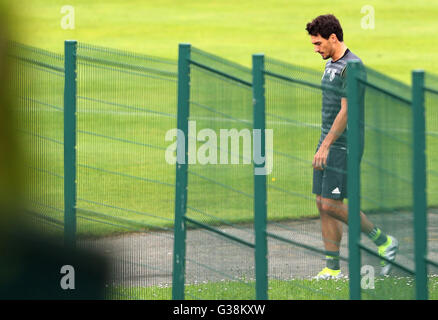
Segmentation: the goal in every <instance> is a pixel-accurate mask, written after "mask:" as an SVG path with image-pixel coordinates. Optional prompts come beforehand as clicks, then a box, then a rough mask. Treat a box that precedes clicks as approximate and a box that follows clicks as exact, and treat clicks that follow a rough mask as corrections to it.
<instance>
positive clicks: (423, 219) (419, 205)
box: [412, 70, 428, 300]
mask: <svg viewBox="0 0 438 320" xmlns="http://www.w3.org/2000/svg"><path fill="white" fill-rule="evenodd" d="M424 112H425V110H424V71H422V70H414V71H413V72H412V113H413V121H414V123H413V128H414V137H413V151H414V152H413V166H414V168H413V182H414V184H413V193H414V194H413V195H414V236H415V292H416V298H417V299H418V300H427V298H428V291H427V263H426V256H427V202H426V201H427V199H426V154H425V149H426V136H425V115H424Z"/></svg>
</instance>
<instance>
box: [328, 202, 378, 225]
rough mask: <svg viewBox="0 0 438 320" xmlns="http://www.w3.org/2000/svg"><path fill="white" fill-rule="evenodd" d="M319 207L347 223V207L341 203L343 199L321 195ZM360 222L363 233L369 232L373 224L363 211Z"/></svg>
mask: <svg viewBox="0 0 438 320" xmlns="http://www.w3.org/2000/svg"><path fill="white" fill-rule="evenodd" d="M321 209H322V211H324V212H325V213H326V214H328V215H329V216H330V217H332V218H334V219H337V220H339V221H342V222H343V223H345V224H347V225H348V207H347V205H346V204H344V203H343V200H334V199H328V198H323V197H321ZM360 224H361V230H362V232H363V233H365V234H369V233H370V232H371V231H372V230H373V229H374V224H373V223H372V222H371V221H370V220H368V218H367V216H366V215H365V214H364V213H363V212H361V213H360Z"/></svg>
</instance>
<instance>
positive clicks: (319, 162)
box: [312, 98, 347, 170]
mask: <svg viewBox="0 0 438 320" xmlns="http://www.w3.org/2000/svg"><path fill="white" fill-rule="evenodd" d="M346 127H347V98H342V99H341V110H339V113H338V115H337V116H336V118H335V121H334V122H333V125H332V127H331V129H330V131H329V133H328V134H327V136H326V137H325V138H324V141H323V142H322V143H321V146H320V147H319V150H318V152H317V153H316V154H315V157H314V158H313V163H312V165H313V167H314V168H315V169H317V170H322V169H323V165H324V166H326V165H327V157H328V154H329V151H330V146H331V145H332V144H333V143H334V142H335V141H336V140H337V139H338V138H339V137H340V136H341V135H342V133H343V132H344V130H345V128H346Z"/></svg>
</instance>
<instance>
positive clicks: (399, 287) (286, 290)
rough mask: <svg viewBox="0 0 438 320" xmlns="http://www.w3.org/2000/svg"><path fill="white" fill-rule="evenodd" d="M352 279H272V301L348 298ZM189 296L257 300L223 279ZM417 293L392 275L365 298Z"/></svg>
mask: <svg viewBox="0 0 438 320" xmlns="http://www.w3.org/2000/svg"><path fill="white" fill-rule="evenodd" d="M348 286H349V282H348V280H347V279H339V280H329V281H324V280H320V281H318V280H313V279H300V280H288V281H283V280H270V282H269V289H268V295H269V299H271V300H348V299H349V287H348ZM185 292H186V299H188V300H192V299H202V300H253V299H254V297H253V293H254V290H249V289H248V286H247V285H244V284H242V283H240V282H225V283H224V282H220V283H204V284H196V285H187V286H186V289H185ZM414 295H415V281H414V279H413V278H408V277H388V278H378V279H375V282H374V289H363V290H362V299H364V300H368V299H370V300H380V299H385V300H411V299H413V296H414ZM109 297H117V298H118V299H120V298H121V299H147V300H158V299H170V297H171V288H170V287H158V286H154V287H147V288H144V287H143V288H142V287H134V288H126V287H125V288H121V287H115V288H113V289H112V290H110V291H109ZM429 299H430V300H437V299H438V281H437V279H436V278H435V277H431V278H429Z"/></svg>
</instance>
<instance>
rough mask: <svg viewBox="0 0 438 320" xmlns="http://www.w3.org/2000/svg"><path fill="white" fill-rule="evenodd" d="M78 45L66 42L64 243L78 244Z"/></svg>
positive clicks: (73, 42)
mask: <svg viewBox="0 0 438 320" xmlns="http://www.w3.org/2000/svg"><path fill="white" fill-rule="evenodd" d="M76 46H77V42H76V41H75V40H67V41H65V43H64V50H65V51H64V53H65V58H64V70H65V84H64V243H65V245H66V246H69V247H72V248H74V247H75V246H76Z"/></svg>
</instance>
